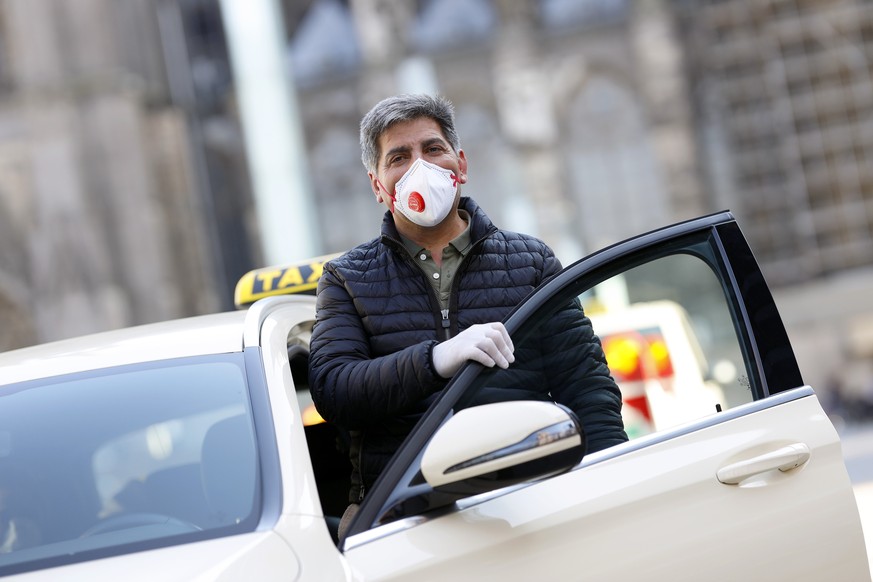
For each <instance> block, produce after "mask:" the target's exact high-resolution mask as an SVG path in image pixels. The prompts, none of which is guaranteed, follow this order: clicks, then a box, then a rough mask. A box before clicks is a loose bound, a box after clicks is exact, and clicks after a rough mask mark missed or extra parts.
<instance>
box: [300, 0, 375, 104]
mask: <svg viewBox="0 0 873 582" xmlns="http://www.w3.org/2000/svg"><path fill="white" fill-rule="evenodd" d="M288 51H289V60H290V66H291V70H292V73H293V75H294V79H295V81H296V82H297V83H298V84H299V85H301V86H304V87H305V86H311V85H315V84H317V83H319V82H320V81H322V80H324V79H328V78H333V77H336V76H341V75H345V74H349V73H352V72H354V71H356V70H357V69H358V67H359V66H360V63H361V52H360V47H359V46H358V37H357V32H356V31H355V23H354V19H353V17H352V14H351V10H350V9H349V6H348V3H347V2H345V1H343V0H315V2H313V3H312V6H311V7H310V8H309V11H308V12H307V13H306V14H305V15H304V16H303V19H302V20H301V21H300V24H299V25H298V27H297V29H296V30H294V31H292V36H291V42H290V45H289V47H288Z"/></svg>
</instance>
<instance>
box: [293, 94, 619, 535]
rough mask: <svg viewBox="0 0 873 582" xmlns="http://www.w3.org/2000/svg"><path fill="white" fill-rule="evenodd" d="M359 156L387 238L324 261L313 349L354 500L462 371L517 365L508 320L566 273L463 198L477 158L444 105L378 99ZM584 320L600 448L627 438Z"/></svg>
mask: <svg viewBox="0 0 873 582" xmlns="http://www.w3.org/2000/svg"><path fill="white" fill-rule="evenodd" d="M361 149H362V160H363V162H364V166H365V167H366V168H367V172H368V176H369V178H370V185H371V187H372V191H373V194H374V196H375V198H376V201H377V202H378V203H379V204H382V205H383V206H385V208H386V210H387V212H386V213H385V216H384V219H383V221H382V233H381V236H380V237H379V238H376V239H374V240H371V241H369V242H366V243H364V244H361V245H359V246H357V247H355V248H354V249H352V250H351V251H349V252H348V253H346V254H345V255H343V256H341V257H339V258H337V259H334V260H332V261H330V262H329V263H328V264H326V265H325V267H324V274H323V275H322V278H321V280H320V281H319V286H318V300H317V308H316V309H317V314H316V324H315V327H314V329H313V333H312V339H311V343H310V350H311V352H310V385H311V389H312V395H313V400H314V401H315V405H316V407H317V409H318V411H319V412H320V413H321V415H322V416H323V417H324V418H325V419H326V420H327V421H328V422H332V423H335V424H336V425H338V426H340V427H343V428H345V429H347V430H348V431H349V433H350V437H351V443H350V459H351V462H352V467H353V471H352V476H351V482H352V489H351V493H350V502H351V503H353V504H355V503H359V502H360V501H361V500H363V498H364V495H365V494H366V492H367V489H368V488H369V487H370V486H371V485H372V484H373V482H374V481H375V480H376V478H377V477H378V476H379V474H380V473H381V471H382V469H383V468H384V467H385V466H386V464H387V462H388V460H389V459H390V457H391V455H392V454H393V453H394V451H395V450H396V449H397V448H398V446H399V445H400V443H401V442H402V440H403V438H404V437H405V436H406V435H407V434H408V432H409V431H410V430H411V428H412V426H413V425H414V424H415V422H416V421H417V420H418V418H419V417H420V416H421V414H422V413H423V412H424V410H426V408H427V406H428V404H429V403H430V401H431V400H432V398H433V397H434V395H435V394H436V393H437V392H438V391H439V390H440V389H441V388H443V387H444V386H445V384H446V382H447V380H448V379H449V378H451V377H452V376H453V375H454V374H455V372H456V371H457V370H458V369H459V368H460V367H461V366H462V365H463V364H464V363H465V362H467V361H468V360H474V361H477V362H480V363H481V364H483V365H485V366H488V367H494V366H497V367H498V368H503V369H507V368H509V366H510V365H511V364H512V363H513V362H514V361H515V355H514V346H513V343H512V340H511V338H510V337H509V335H508V333H507V332H506V329H505V328H504V326H503V324H502V323H501V322H500V320H501V319H503V317H505V316H506V315H507V314H508V313H509V312H510V311H511V310H512V308H514V307H515V306H516V305H517V304H518V303H519V302H520V301H521V300H522V299H523V298H524V297H525V296H526V295H528V294H529V293H530V292H531V291H533V289H534V288H536V287H537V286H538V285H540V284H541V283H542V282H543V281H545V280H546V279H548V278H549V277H551V276H552V275H554V274H555V273H557V272H558V271H559V270H560V269H561V266H560V264H559V262H558V260H557V259H556V258H555V256H554V253H553V252H552V251H551V249H550V248H549V247H548V246H547V245H546V244H545V243H543V242H542V241H540V240H539V239H536V238H534V237H531V236H527V235H523V234H518V233H514V232H509V231H504V230H500V229H498V228H497V227H495V226H494V225H493V224H492V223H491V221H490V220H489V219H488V217H487V216H486V215H485V213H484V212H483V211H482V209H480V208H479V206H478V205H477V204H476V203H475V202H474V201H473V200H472V199H470V198H461V184H465V183H466V182H467V158H466V155H465V154H464V151H463V150H462V149H461V148H460V142H459V138H458V134H457V132H456V130H455V126H454V112H453V108H452V105H451V103H449V102H448V101H447V100H445V99H443V98H439V97H431V96H428V95H401V96H397V97H391V98H388V99H385V100H384V101H381V102H380V103H378V104H377V105H376V106H375V107H374V108H373V109H372V110H371V111H370V112H369V113H367V115H366V116H364V118H363V120H362V122H361ZM574 311H575V314H576V316H578V317H576V318H575V319H574V320H573V324H574V325H575V326H576V327H579V326H582V327H584V329H585V330H587V332H588V333H587V335H585V338H586V341H587V342H588V344H590V349H588V350H587V351H586V354H590V357H586V360H587V361H586V362H585V363H584V365H583V366H581V367H578V368H579V372H580V373H584V374H585V375H586V376H587V377H588V378H590V380H589V381H587V382H588V384H587V385H586V386H585V387H584V389H581V390H577V389H576V388H575V387H574V388H573V391H574V392H573V394H567V398H566V400H570V401H572V402H570V401H568V402H566V404H567V405H568V406H570V407H571V408H573V409H574V410H575V411H576V413H577V414H579V415H580V416H581V417H582V422H583V426H584V427H585V431H586V437H587V441H588V450H589V452H590V451H594V450H599V449H602V448H606V447H608V446H611V445H613V444H616V443H618V442H623V441H625V440H627V436H626V435H625V433H624V429H623V425H622V421H621V395H620V393H619V391H618V388H617V387H616V385H615V383H614V382H613V380H612V378H611V377H610V376H609V370H608V368H607V367H606V363H605V360H604V358H603V352H602V350H601V348H600V344H599V342H598V341H597V339H596V338H594V336H593V332H591V327H590V322H588V320H587V318H584V315H583V314H582V312H581V309H580V308H578V306H576V309H575V310H574ZM567 329H570V328H569V327H568V328H567ZM558 335H562V337H565V334H558ZM541 385H542V384H541ZM546 386H547V385H546ZM562 389H563V388H562ZM545 390H547V391H548V388H546V389H545ZM563 390H564V391H565V392H567V391H569V390H570V388H566V389H563ZM515 392H517V390H516V391H515ZM506 394H509V390H507V391H506ZM532 396H533V397H536V398H539V399H547V398H554V399H555V400H557V401H561V399H559V398H558V397H556V396H555V394H551V395H549V394H548V393H545V394H539V393H533V394H532ZM513 397H517V394H516V395H515V396H513ZM489 398H494V396H493V394H492V395H491V396H490V397H489ZM497 399H499V397H497ZM592 411H593V415H592V414H591V412H592ZM346 517H347V516H344V521H347V519H345V518H346Z"/></svg>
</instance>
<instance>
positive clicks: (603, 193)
mask: <svg viewBox="0 0 873 582" xmlns="http://www.w3.org/2000/svg"><path fill="white" fill-rule="evenodd" d="M567 117H568V119H567V121H568V127H569V129H568V134H567V138H566V139H567V140H568V141H567V147H566V149H565V151H566V155H567V158H566V163H567V169H568V172H567V175H568V177H569V184H570V187H571V188H572V196H573V197H574V198H575V200H576V201H577V208H578V213H579V221H580V226H581V229H580V230H581V233H582V237H583V240H584V241H585V247H586V248H589V249H596V248H600V247H603V246H605V245H607V244H610V243H613V242H616V241H619V240H622V239H624V238H627V237H630V236H632V235H634V234H636V233H640V232H643V231H646V230H650V229H653V228H656V227H658V226H662V225H664V224H666V223H667V222H669V212H668V197H667V193H666V191H665V188H664V184H663V179H662V177H661V175H660V169H659V167H658V163H657V160H656V158H655V156H654V152H653V151H652V146H651V143H650V141H649V135H648V130H647V127H646V123H645V119H644V114H643V111H642V109H641V106H640V103H639V102H638V100H637V98H636V97H635V95H634V94H633V93H632V92H631V91H630V90H629V89H628V88H626V87H623V86H621V85H619V84H618V83H616V82H615V81H613V80H612V79H610V78H608V77H606V76H604V75H593V76H592V77H591V78H590V79H589V80H588V81H587V82H586V83H585V85H584V87H583V88H582V90H581V91H580V93H579V94H578V95H577V96H576V98H575V99H574V101H573V102H572V103H571V105H570V108H569V112H568V116H567Z"/></svg>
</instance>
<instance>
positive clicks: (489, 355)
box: [432, 322, 515, 378]
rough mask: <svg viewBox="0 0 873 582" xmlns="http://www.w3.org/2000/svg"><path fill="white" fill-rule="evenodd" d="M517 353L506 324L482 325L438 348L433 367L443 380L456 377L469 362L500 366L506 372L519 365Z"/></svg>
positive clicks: (475, 326)
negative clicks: (517, 363)
mask: <svg viewBox="0 0 873 582" xmlns="http://www.w3.org/2000/svg"><path fill="white" fill-rule="evenodd" d="M514 350H515V348H514V347H513V345H512V340H511V339H510V338H509V333H508V332H507V331H506V328H505V327H503V324H502V323H500V322H494V323H480V324H477V325H473V326H471V327H468V328H467V329H465V330H464V331H462V332H461V333H459V334H458V335H456V336H455V337H453V338H452V339H450V340H446V341H444V342H442V343H439V344H437V345H436V346H434V348H433V354H432V355H433V366H434V368H435V369H436V372H437V374H439V375H440V376H442V377H443V378H451V377H452V376H454V375H455V372H457V371H458V369H459V368H460V367H461V365H462V364H463V363H464V362H466V361H467V360H475V361H477V362H479V363H481V364H483V365H485V366H488V367H489V368H491V367H493V366H494V365H497V366H499V367H501V368H504V369H506V368H508V367H509V364H511V363H512V362H514V361H515V356H514V355H513V354H512V352H513V351H514Z"/></svg>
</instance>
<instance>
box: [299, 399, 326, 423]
mask: <svg viewBox="0 0 873 582" xmlns="http://www.w3.org/2000/svg"><path fill="white" fill-rule="evenodd" d="M302 416H303V426H312V425H313V424H321V423H322V422H324V419H323V418H322V417H321V415H320V414H319V413H318V411H317V410H316V409H315V405H314V404H310V405H309V406H307V407H306V408H304V409H303V413H302Z"/></svg>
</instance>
